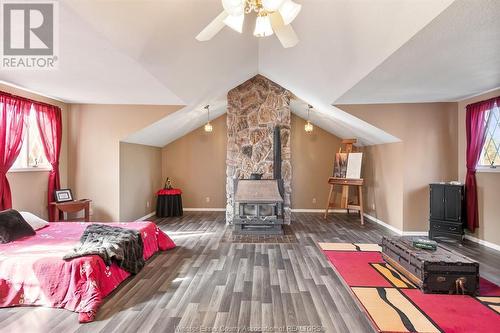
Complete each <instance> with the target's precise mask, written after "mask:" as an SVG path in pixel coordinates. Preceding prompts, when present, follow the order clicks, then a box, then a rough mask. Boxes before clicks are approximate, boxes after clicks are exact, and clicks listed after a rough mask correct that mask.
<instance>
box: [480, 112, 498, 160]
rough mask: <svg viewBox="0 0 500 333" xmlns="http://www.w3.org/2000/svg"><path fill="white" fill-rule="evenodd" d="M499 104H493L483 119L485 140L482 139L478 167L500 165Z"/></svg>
mask: <svg viewBox="0 0 500 333" xmlns="http://www.w3.org/2000/svg"><path fill="white" fill-rule="evenodd" d="M499 107H500V105H498V104H497V103H495V104H494V106H493V109H491V110H489V111H488V112H487V113H486V115H485V119H484V121H485V122H486V140H485V141H484V146H483V150H482V152H481V157H480V158H479V163H478V166H479V167H483V168H484V167H487V168H496V167H500V108H499Z"/></svg>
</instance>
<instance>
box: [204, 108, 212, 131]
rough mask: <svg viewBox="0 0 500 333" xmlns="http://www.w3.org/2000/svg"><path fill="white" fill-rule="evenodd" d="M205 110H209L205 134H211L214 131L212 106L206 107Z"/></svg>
mask: <svg viewBox="0 0 500 333" xmlns="http://www.w3.org/2000/svg"><path fill="white" fill-rule="evenodd" d="M205 110H207V123H206V124H205V132H207V133H211V132H212V131H213V130H214V127H213V126H212V124H210V105H206V106H205Z"/></svg>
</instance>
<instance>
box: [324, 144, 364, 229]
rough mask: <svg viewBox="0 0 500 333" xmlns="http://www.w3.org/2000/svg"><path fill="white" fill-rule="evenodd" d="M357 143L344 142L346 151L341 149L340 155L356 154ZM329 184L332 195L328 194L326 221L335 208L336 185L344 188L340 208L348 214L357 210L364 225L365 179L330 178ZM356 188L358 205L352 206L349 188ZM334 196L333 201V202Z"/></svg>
mask: <svg viewBox="0 0 500 333" xmlns="http://www.w3.org/2000/svg"><path fill="white" fill-rule="evenodd" d="M356 142H357V140H356V139H345V140H342V144H343V145H344V149H342V147H340V149H339V153H352V152H356V147H355V146H354V144H355V143H356ZM328 184H330V194H328V203H327V204H326V210H325V219H326V217H327V215H328V210H329V209H330V208H332V209H333V208H335V201H336V200H335V199H336V195H337V192H335V185H338V186H342V196H341V198H340V208H341V209H347V213H349V210H350V209H355V210H358V211H359V215H360V218H361V225H364V224H365V222H364V216H363V179H348V178H336V177H330V178H328ZM351 186H352V187H355V188H356V189H357V193H358V204H357V205H355V204H352V203H351V204H350V203H349V188H350V187H351ZM332 196H333V201H332Z"/></svg>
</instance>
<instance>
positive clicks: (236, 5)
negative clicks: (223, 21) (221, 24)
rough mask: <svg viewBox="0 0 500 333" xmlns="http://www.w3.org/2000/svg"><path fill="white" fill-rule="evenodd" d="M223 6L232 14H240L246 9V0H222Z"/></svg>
mask: <svg viewBox="0 0 500 333" xmlns="http://www.w3.org/2000/svg"><path fill="white" fill-rule="evenodd" d="M222 7H224V10H225V11H226V12H227V13H228V14H229V15H231V16H240V15H243V14H244V11H245V0H222Z"/></svg>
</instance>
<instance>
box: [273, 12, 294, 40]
mask: <svg viewBox="0 0 500 333" xmlns="http://www.w3.org/2000/svg"><path fill="white" fill-rule="evenodd" d="M270 16H271V26H272V27H273V30H274V33H275V34H276V36H277V37H278V39H279V40H280V42H281V45H283V47H284V48H289V47H294V46H295V45H297V44H298V42H299V37H297V34H296V33H295V31H294V30H293V28H292V26H291V25H290V24H288V25H285V22H284V21H283V17H282V16H281V14H280V13H279V12H278V11H276V12H273V13H272V14H270Z"/></svg>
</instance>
